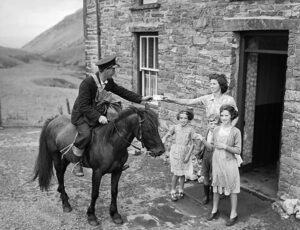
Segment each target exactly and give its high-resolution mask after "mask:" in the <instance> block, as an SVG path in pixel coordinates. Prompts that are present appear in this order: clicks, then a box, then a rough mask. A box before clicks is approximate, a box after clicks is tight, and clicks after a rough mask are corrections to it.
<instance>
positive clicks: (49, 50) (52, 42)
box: [23, 9, 84, 67]
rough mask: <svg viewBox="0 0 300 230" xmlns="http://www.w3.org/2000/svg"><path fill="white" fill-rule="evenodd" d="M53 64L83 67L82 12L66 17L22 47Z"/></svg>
mask: <svg viewBox="0 0 300 230" xmlns="http://www.w3.org/2000/svg"><path fill="white" fill-rule="evenodd" d="M23 49H24V50H27V51H30V52H34V53H38V54H41V55H42V56H43V57H45V58H48V59H50V60H52V61H55V62H61V63H64V64H71V65H77V66H81V67H82V66H84V40H83V11H82V9H81V10H78V11H77V12H75V13H74V14H71V15H68V16H67V17H65V18H64V19H63V20H62V21H61V22H59V23H58V24H56V25H55V26H53V27H51V28H50V29H48V30H46V31H45V32H43V33H42V34H40V35H39V36H37V37H36V38H35V39H33V40H32V41H30V42H29V43H28V44H26V45H25V46H24V47H23Z"/></svg>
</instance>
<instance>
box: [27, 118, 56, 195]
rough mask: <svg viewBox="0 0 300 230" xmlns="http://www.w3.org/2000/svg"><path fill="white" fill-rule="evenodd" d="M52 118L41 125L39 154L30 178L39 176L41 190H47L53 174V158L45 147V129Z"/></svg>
mask: <svg viewBox="0 0 300 230" xmlns="http://www.w3.org/2000/svg"><path fill="white" fill-rule="evenodd" d="M54 118H55V117H53V118H49V119H47V120H46V121H45V123H44V125H43V128H42V131H41V135H40V141H39V142H40V143H39V144H40V145H39V154H38V156H37V159H36V162H35V166H34V176H33V178H32V181H34V180H35V179H36V178H39V186H40V189H41V190H42V191H44V190H48V188H49V185H50V181H51V178H52V175H53V159H52V157H51V155H50V154H51V153H50V152H49V151H48V147H47V136H46V130H47V127H48V125H49V123H50V122H51V121H52V120H53V119H54Z"/></svg>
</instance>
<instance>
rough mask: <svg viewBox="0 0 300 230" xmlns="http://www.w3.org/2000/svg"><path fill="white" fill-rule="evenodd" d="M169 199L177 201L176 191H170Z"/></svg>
mask: <svg viewBox="0 0 300 230" xmlns="http://www.w3.org/2000/svg"><path fill="white" fill-rule="evenodd" d="M171 200H172V201H177V200H178V197H177V194H176V192H172V193H171Z"/></svg>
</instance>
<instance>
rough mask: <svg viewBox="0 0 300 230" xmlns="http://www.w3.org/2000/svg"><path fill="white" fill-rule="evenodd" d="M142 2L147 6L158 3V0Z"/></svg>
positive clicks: (144, 0)
mask: <svg viewBox="0 0 300 230" xmlns="http://www.w3.org/2000/svg"><path fill="white" fill-rule="evenodd" d="M142 2H143V4H144V5H145V4H152V3H157V0H143V1H142Z"/></svg>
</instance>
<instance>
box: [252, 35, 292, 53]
mask: <svg viewBox="0 0 300 230" xmlns="http://www.w3.org/2000/svg"><path fill="white" fill-rule="evenodd" d="M246 49H259V50H280V51H286V50H287V49H288V36H275V35H274V36H255V37H252V36H251V37H250V36H249V37H248V38H247V40H246Z"/></svg>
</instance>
